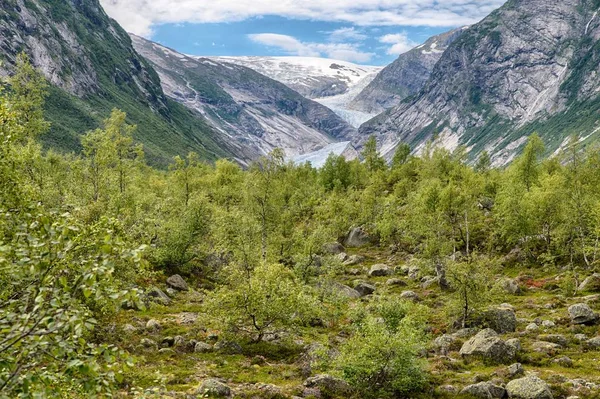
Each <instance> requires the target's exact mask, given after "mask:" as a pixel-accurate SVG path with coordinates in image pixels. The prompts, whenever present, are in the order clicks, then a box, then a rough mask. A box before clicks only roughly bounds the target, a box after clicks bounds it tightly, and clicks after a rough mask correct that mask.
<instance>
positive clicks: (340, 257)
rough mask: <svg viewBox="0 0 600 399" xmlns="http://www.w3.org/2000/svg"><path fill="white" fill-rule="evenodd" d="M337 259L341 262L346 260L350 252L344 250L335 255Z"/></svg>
mask: <svg viewBox="0 0 600 399" xmlns="http://www.w3.org/2000/svg"><path fill="white" fill-rule="evenodd" d="M335 259H337V260H339V261H340V262H345V261H347V260H348V254H347V253H345V252H342V253H341V254H337V255H336V256H335Z"/></svg>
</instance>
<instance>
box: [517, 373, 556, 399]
mask: <svg viewBox="0 0 600 399" xmlns="http://www.w3.org/2000/svg"><path fill="white" fill-rule="evenodd" d="M506 392H507V393H508V397H509V398H514V399H554V398H553V396H552V392H551V391H550V387H549V386H548V384H546V382H544V381H543V380H541V379H540V378H538V377H535V376H529V377H524V378H520V379H517V380H512V381H510V382H509V383H508V384H506Z"/></svg>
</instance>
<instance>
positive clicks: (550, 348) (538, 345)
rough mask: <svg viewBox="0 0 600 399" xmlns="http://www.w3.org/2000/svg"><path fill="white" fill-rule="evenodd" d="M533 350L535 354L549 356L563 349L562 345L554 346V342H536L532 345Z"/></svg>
mask: <svg viewBox="0 0 600 399" xmlns="http://www.w3.org/2000/svg"><path fill="white" fill-rule="evenodd" d="M531 348H532V349H533V350H534V351H535V352H541V353H548V354H550V353H554V352H556V351H558V350H559V349H561V348H562V347H561V346H560V345H558V344H554V343H552V342H545V341H537V342H534V343H533V344H532V345H531Z"/></svg>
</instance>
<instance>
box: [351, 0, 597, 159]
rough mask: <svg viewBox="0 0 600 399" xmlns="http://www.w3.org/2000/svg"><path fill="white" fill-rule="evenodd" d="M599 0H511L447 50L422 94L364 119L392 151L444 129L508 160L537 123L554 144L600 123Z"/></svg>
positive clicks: (593, 130) (440, 137) (450, 140)
mask: <svg viewBox="0 0 600 399" xmlns="http://www.w3.org/2000/svg"><path fill="white" fill-rule="evenodd" d="M599 7H600V1H598V0H510V1H508V2H507V3H506V4H505V5H504V6H503V7H501V8H500V9H498V10H496V11H495V12H493V13H492V14H491V15H489V16H488V17H487V18H485V19H484V20H483V21H481V22H480V23H478V24H476V25H474V26H472V27H470V28H468V29H466V30H465V32H464V33H463V34H462V35H461V36H460V37H459V38H458V39H457V40H456V41H454V42H453V43H452V44H451V45H450V46H449V47H448V49H447V50H446V51H445V52H444V54H443V55H442V57H441V58H440V60H439V61H438V63H437V64H436V66H435V68H434V70H433V72H432V74H431V76H430V78H429V80H428V82H427V83H426V84H425V86H424V88H423V89H422V90H421V91H420V92H419V93H418V94H417V95H416V96H414V97H411V98H409V99H407V100H405V101H404V102H402V103H401V104H400V105H398V106H397V107H395V108H392V109H391V110H389V111H387V112H385V113H383V114H381V115H380V116H378V117H376V118H374V119H373V120H371V121H369V122H367V123H365V124H364V125H363V126H362V127H361V129H360V132H361V137H362V140H364V139H365V138H366V137H367V136H369V135H370V134H375V135H377V138H378V142H379V144H380V146H381V149H382V152H383V153H384V154H386V155H387V156H391V154H392V153H393V152H394V149H395V147H396V146H397V144H398V143H399V142H401V141H402V142H406V143H409V144H410V145H411V146H412V147H413V148H415V149H416V150H417V151H418V150H419V149H420V148H421V147H422V146H423V144H424V143H425V142H426V141H428V140H431V139H432V138H434V137H435V138H436V140H437V142H439V143H440V144H442V145H444V146H445V147H447V148H449V149H453V148H456V147H457V146H458V145H463V146H465V147H466V148H467V149H468V150H469V151H470V153H471V155H472V156H475V155H476V154H477V153H479V152H481V151H483V150H487V151H488V152H490V153H491V154H492V155H493V160H494V163H495V164H496V165H503V164H506V163H507V162H509V161H510V160H511V159H513V157H514V156H515V154H516V153H517V152H518V151H519V150H520V149H521V147H522V146H523V144H524V143H525V141H526V137H527V136H528V135H530V134H531V133H533V132H538V133H539V134H540V135H541V136H542V138H543V139H544V141H545V142H546V144H547V148H548V152H549V153H552V152H553V151H555V150H556V149H558V148H560V147H561V146H562V145H564V144H565V143H566V141H567V140H568V136H570V135H573V134H576V135H579V136H580V137H581V141H582V142H583V143H585V142H587V141H590V140H593V139H594V138H595V137H596V136H597V135H598V132H599V131H600V127H599V126H600V125H599V124H598V122H599V119H600V116H599V115H600V114H599V110H600V101H599V97H598V90H599V87H600V75H598V63H599V60H600V41H599V39H600V18H599V16H598V9H599Z"/></svg>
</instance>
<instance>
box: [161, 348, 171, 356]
mask: <svg viewBox="0 0 600 399" xmlns="http://www.w3.org/2000/svg"><path fill="white" fill-rule="evenodd" d="M158 353H161V354H163V355H164V354H169V355H172V354H174V353H175V351H174V350H173V349H171V348H160V349H159V350H158Z"/></svg>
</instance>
